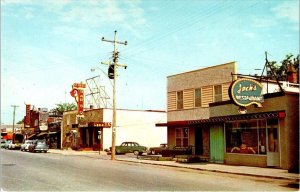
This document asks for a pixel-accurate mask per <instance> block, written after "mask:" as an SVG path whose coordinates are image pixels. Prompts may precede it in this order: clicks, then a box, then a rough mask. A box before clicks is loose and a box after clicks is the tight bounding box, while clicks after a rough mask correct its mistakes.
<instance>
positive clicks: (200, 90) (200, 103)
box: [194, 88, 202, 108]
mask: <svg viewBox="0 0 300 192" xmlns="http://www.w3.org/2000/svg"><path fill="white" fill-rule="evenodd" d="M197 90H199V92H200V96H199V98H198V99H199V100H200V102H199V103H198V104H199V105H197V102H196V101H197V97H196V91H197ZM194 107H195V108H198V107H202V88H196V89H194Z"/></svg>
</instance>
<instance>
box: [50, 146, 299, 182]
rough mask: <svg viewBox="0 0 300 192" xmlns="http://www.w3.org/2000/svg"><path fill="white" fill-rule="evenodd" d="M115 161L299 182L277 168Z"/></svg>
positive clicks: (130, 159)
mask: <svg viewBox="0 0 300 192" xmlns="http://www.w3.org/2000/svg"><path fill="white" fill-rule="evenodd" d="M48 152H49V153H56V154H62V155H76V156H85V157H90V158H97V159H105V160H110V159H111V156H110V155H107V153H106V152H104V151H101V152H100V153H99V151H74V150H60V149H50V150H49V151H48ZM115 160H116V161H126V162H133V163H143V164H151V165H159V166H169V167H179V168H187V169H194V170H201V171H211V172H219V173H228V174H237V175H247V176H255V177H265V178H273V179H287V180H293V181H295V180H296V181H297V182H299V174H297V173H288V171H287V170H283V169H279V168H262V167H251V166H236V165H225V164H217V163H210V162H201V163H179V162H176V161H173V160H172V161H157V160H150V159H149V158H145V156H135V155H133V154H126V155H116V156H115Z"/></svg>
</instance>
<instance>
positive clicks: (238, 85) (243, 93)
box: [230, 78, 264, 107]
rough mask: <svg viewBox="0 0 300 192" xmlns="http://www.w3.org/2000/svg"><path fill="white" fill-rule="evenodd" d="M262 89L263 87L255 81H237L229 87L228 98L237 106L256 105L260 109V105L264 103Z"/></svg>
mask: <svg viewBox="0 0 300 192" xmlns="http://www.w3.org/2000/svg"><path fill="white" fill-rule="evenodd" d="M262 89H263V86H262V85H261V84H260V83H259V82H257V81H255V80H252V79H245V78H243V79H238V80H236V81H234V82H233V84H232V85H231V87H230V97H231V99H232V100H233V101H234V102H235V104H237V105H239V106H243V107H247V106H249V105H252V104H256V105H257V106H258V107H261V106H262V105H261V103H262V102H264V97H263V95H262Z"/></svg>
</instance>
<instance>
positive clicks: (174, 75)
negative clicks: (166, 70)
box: [167, 61, 236, 78]
mask: <svg viewBox="0 0 300 192" xmlns="http://www.w3.org/2000/svg"><path fill="white" fill-rule="evenodd" d="M233 63H234V64H235V63H236V61H231V62H227V63H223V64H219V65H213V66H210V67H205V68H201V69H196V70H192V71H186V72H182V73H177V74H175V75H169V76H167V78H169V77H174V76H177V75H183V74H187V73H194V72H197V71H202V70H207V69H210V68H215V67H220V66H222V65H228V64H233Z"/></svg>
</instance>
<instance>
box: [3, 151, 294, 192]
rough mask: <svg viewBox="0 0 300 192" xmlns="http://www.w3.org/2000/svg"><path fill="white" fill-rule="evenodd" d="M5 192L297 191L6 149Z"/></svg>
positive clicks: (270, 183)
mask: <svg viewBox="0 0 300 192" xmlns="http://www.w3.org/2000/svg"><path fill="white" fill-rule="evenodd" d="M1 174H2V175H1V190H3V191H296V190H297V189H295V188H292V187H289V181H284V180H277V179H266V178H258V177H250V176H240V175H230V174H221V173H213V172H205V171H196V170H188V169H183V168H174V167H162V166H156V165H145V164H140V163H129V162H120V161H111V160H105V159H96V158H90V157H84V156H76V155H69V156H65V155H61V154H53V153H28V152H20V151H18V150H17V151H10V150H3V149H1Z"/></svg>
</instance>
